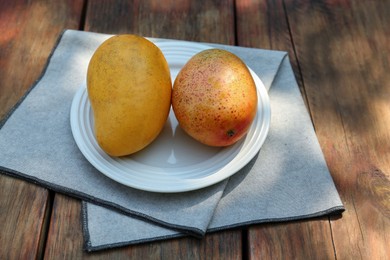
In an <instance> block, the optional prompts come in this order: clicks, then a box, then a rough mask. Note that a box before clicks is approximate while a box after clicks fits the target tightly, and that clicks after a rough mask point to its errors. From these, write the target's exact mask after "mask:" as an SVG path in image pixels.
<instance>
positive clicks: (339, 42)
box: [285, 0, 390, 259]
mask: <svg viewBox="0 0 390 260" xmlns="http://www.w3.org/2000/svg"><path fill="white" fill-rule="evenodd" d="M285 3H286V5H285V6H286V11H287V15H288V21H289V24H290V29H291V35H292V38H293V42H294V44H295V50H296V55H297V58H298V60H299V64H300V68H301V73H302V78H303V82H304V86H305V91H306V93H307V99H308V103H309V106H310V111H311V113H312V118H313V121H314V125H315V129H316V133H317V136H318V139H319V141H320V144H321V146H322V149H323V152H324V154H325V157H326V161H327V163H328V165H329V168H330V170H331V174H332V177H333V179H334V180H335V183H336V186H337V188H338V190H339V192H340V195H341V197H342V200H343V202H344V205H345V206H346V212H345V213H344V214H343V216H342V218H335V219H332V222H331V227H332V235H333V238H334V246H335V252H336V256H337V258H338V259H389V258H390V247H389V241H390V215H389V209H390V182H389V172H390V153H389V147H390V138H389V137H390V136H389V133H390V106H389V100H390V99H389V98H390V74H389V73H388V72H389V71H390V38H389V35H390V33H389V26H388V25H389V24H390V17H389V16H388V10H390V2H389V1H352V0H351V1H349V0H343V1H342V0H339V1H299V2H297V1H294V2H291V1H285Z"/></svg>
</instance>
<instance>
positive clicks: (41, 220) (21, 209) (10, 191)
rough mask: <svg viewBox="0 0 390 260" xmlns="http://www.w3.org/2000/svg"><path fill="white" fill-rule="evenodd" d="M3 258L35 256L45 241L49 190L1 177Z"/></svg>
mask: <svg viewBox="0 0 390 260" xmlns="http://www.w3.org/2000/svg"><path fill="white" fill-rule="evenodd" d="M0 187H1V189H0V223H1V224H0V226H1V232H0V245H1V247H0V259H35V258H36V257H38V255H39V254H40V250H41V246H43V244H44V240H45V238H46V237H45V234H44V232H45V230H44V227H45V224H46V223H45V221H46V220H45V216H46V214H47V212H46V211H47V210H50V209H47V207H48V204H49V203H50V202H49V200H48V191H47V190H46V189H43V188H41V187H38V186H35V185H32V184H28V183H27V182H25V181H22V180H17V179H14V178H11V177H8V176H3V175H2V176H0Z"/></svg>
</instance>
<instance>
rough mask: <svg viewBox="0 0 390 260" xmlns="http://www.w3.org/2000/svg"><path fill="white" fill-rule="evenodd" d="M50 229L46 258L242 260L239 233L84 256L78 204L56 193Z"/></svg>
mask: <svg viewBox="0 0 390 260" xmlns="http://www.w3.org/2000/svg"><path fill="white" fill-rule="evenodd" d="M49 230H50V232H49V235H48V245H47V246H46V251H45V259H58V258H61V259H241V255H240V253H241V233H240V232H219V233H214V234H211V235H207V236H206V238H205V239H196V238H181V239H173V240H167V241H162V242H153V243H146V244H141V245H136V246H127V247H122V248H116V249H109V250H102V251H98V252H92V253H87V252H86V251H84V250H83V233H82V227H81V203H80V201H79V200H76V199H73V198H70V197H67V196H64V195H59V194H57V195H56V196H55V200H54V204H53V215H52V217H51V222H50V229H49ZM222 242H223V244H222Z"/></svg>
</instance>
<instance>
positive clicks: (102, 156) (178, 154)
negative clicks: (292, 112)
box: [70, 42, 271, 192]
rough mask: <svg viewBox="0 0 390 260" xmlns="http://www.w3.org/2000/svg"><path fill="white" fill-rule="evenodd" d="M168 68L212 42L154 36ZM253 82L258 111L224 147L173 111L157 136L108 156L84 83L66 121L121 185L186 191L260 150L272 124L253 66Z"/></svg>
mask: <svg viewBox="0 0 390 260" xmlns="http://www.w3.org/2000/svg"><path fill="white" fill-rule="evenodd" d="M156 45H157V46H158V47H159V48H160V49H161V50H162V51H163V53H164V55H165V57H166V59H167V61H168V64H169V67H170V69H171V74H172V80H174V79H175V78H176V75H177V74H178V72H179V71H180V69H181V68H182V66H183V65H184V64H185V63H186V62H187V61H188V60H189V59H190V58H191V57H192V56H193V55H194V54H196V53H198V52H199V51H202V50H205V49H209V48H211V47H210V46H206V45H202V44H195V43H186V42H183V43H175V42H157V43H156ZM250 71H251V73H252V76H253V78H254V80H255V83H256V86H257V94H258V111H257V115H256V117H255V119H254V122H253V124H252V126H251V128H250V130H249V132H248V133H247V135H246V136H245V137H244V138H243V139H241V140H240V141H239V142H237V143H236V144H234V145H232V146H229V147H226V148H216V147H209V146H205V145H203V144H201V143H199V142H197V141H195V140H194V139H192V138H191V137H189V136H188V135H186V134H185V133H184V132H183V130H182V129H181V128H180V127H179V126H178V122H177V120H176V118H175V116H174V113H173V112H172V110H171V112H170V114H169V118H168V120H167V122H166V124H165V126H164V128H163V130H162V132H161V134H160V135H159V136H158V137H157V139H156V140H155V141H154V142H152V143H151V144H150V145H149V146H148V147H146V148H145V149H143V150H141V151H140V152H137V153H135V154H133V155H130V156H126V157H110V156H109V155H107V154H106V153H105V152H104V151H103V150H102V149H101V148H100V147H99V145H98V143H97V141H96V139H95V135H94V130H93V114H92V113H93V112H92V109H91V106H90V103H89V99H88V94H87V91H86V86H85V85H83V86H81V87H80V89H79V90H78V91H77V93H76V94H75V96H74V98H73V102H72V107H71V112H70V123H71V128H72V133H73V137H74V139H75V141H76V143H77V145H78V147H79V149H80V151H81V152H82V153H83V155H84V156H85V158H86V159H87V160H88V161H89V162H90V163H91V164H92V165H93V166H94V167H95V168H96V169H97V170H99V171H100V172H102V173H103V174H105V175H106V176H108V177H109V178H111V179H113V180H115V181H117V182H119V183H122V184H124V185H127V186H130V187H133V188H137V189H141V190H146V191H153V192H184V191H190V190H195V189H200V188H203V187H207V186H210V185H212V184H215V183H217V182H220V181H222V180H224V179H226V178H228V177H229V176H231V175H232V174H234V173H236V172H237V171H238V170H240V169H241V168H242V167H244V166H245V165H246V164H247V163H248V162H249V161H250V160H251V159H252V158H253V157H254V156H255V155H256V154H257V152H258V151H259V150H260V148H261V146H262V145H263V143H264V140H265V138H266V136H267V134H268V130H269V126H270V118H271V112H270V104H269V98H268V94H267V91H266V89H265V87H264V85H263V83H262V82H261V80H260V79H259V77H258V76H257V75H256V74H255V73H254V72H253V71H252V70H250Z"/></svg>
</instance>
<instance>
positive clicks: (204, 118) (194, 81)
mask: <svg viewBox="0 0 390 260" xmlns="http://www.w3.org/2000/svg"><path fill="white" fill-rule="evenodd" d="M257 102H258V100H257V90H256V84H255V82H254V80H253V78H252V75H251V74H250V71H249V69H248V68H247V66H246V65H245V63H244V62H243V61H242V60H241V59H240V58H239V57H237V56H236V55H234V54H233V53H230V52H228V51H225V50H220V49H208V50H205V51H202V52H200V53H198V54H196V55H194V56H193V57H192V58H191V59H190V60H189V61H188V62H187V63H186V64H185V65H184V67H183V68H182V69H181V70H180V72H179V74H178V76H177V78H176V79H175V82H174V85H173V91H172V108H173V111H174V113H175V116H176V118H177V120H178V122H179V125H180V126H181V128H182V129H183V130H184V131H185V132H186V133H187V134H188V135H190V136H192V137H193V138H194V139H196V140H198V141H199V142H201V143H203V144H206V145H209V146H217V147H223V146H229V145H232V144H234V143H236V142H237V141H238V140H240V139H241V138H242V137H243V136H244V135H245V134H246V133H247V132H248V130H249V128H250V126H251V124H252V122H253V120H254V118H255V116H256V112H257Z"/></svg>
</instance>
